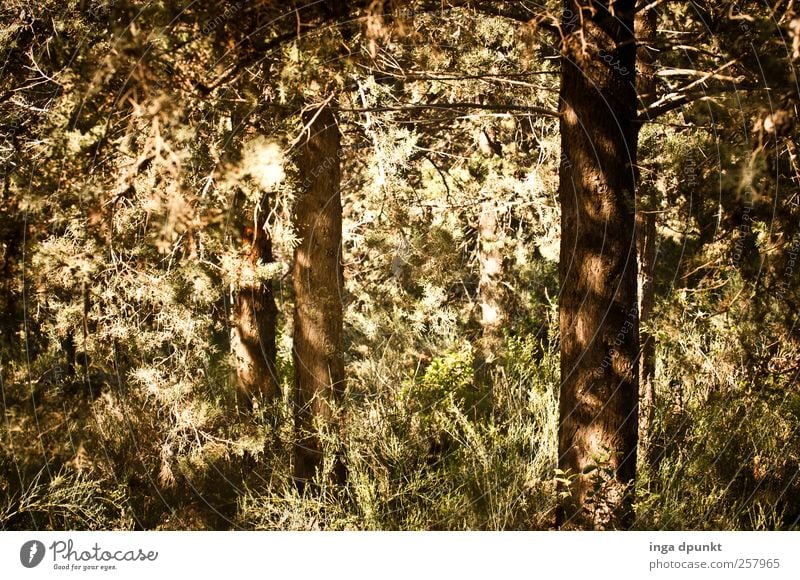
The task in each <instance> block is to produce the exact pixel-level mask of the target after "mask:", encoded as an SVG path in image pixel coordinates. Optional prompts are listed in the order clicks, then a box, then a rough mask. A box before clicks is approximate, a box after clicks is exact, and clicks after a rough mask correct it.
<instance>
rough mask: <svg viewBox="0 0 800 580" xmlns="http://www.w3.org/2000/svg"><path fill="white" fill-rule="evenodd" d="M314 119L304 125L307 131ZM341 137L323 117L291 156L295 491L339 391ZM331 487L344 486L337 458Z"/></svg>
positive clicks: (326, 114) (318, 449)
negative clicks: (294, 173) (294, 174)
mask: <svg viewBox="0 0 800 580" xmlns="http://www.w3.org/2000/svg"><path fill="white" fill-rule="evenodd" d="M314 114H316V111H314V112H312V113H310V114H309V115H307V116H306V117H305V118H304V121H305V122H306V123H309V122H310V121H311V119H312V118H313V116H314ZM339 155H340V136H339V129H338V127H337V126H336V119H335V118H334V116H333V114H332V113H331V112H330V110H329V109H327V108H325V109H322V110H321V111H320V113H319V115H318V116H317V118H316V120H314V122H313V123H312V124H311V127H310V131H309V137H308V139H307V140H305V141H304V142H303V143H302V144H301V146H300V151H299V153H298V156H297V166H298V169H299V171H300V178H301V179H303V180H304V181H303V184H302V187H301V191H300V192H299V194H298V198H297V201H296V204H295V214H294V225H295V229H296V233H297V237H298V238H299V240H300V241H299V244H298V245H297V247H296V248H295V252H294V267H293V270H292V282H293V285H294V299H295V308H294V374H295V427H296V429H297V444H296V446H295V454H294V474H295V478H296V482H297V484H298V486H299V487H300V488H301V489H302V488H304V487H305V485H306V484H307V483H308V482H309V481H310V480H311V479H313V477H314V475H315V474H316V472H317V470H318V469H320V468H321V466H322V460H323V448H322V441H321V438H320V429H322V430H328V429H332V428H333V423H334V409H333V407H334V403H335V402H336V401H338V400H339V399H340V398H341V394H342V392H343V389H344V355H343V337H342V291H343V279H342V263H341V243H342V201H341V196H340V193H339V181H340V173H341V170H340V163H339ZM332 459H333V461H332V465H333V466H334V467H333V474H332V476H333V480H334V481H335V482H336V483H343V479H344V471H343V468H342V465H341V462H340V461H339V458H338V457H336V458H332Z"/></svg>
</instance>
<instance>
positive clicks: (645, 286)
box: [635, 8, 658, 465]
mask: <svg viewBox="0 0 800 580" xmlns="http://www.w3.org/2000/svg"><path fill="white" fill-rule="evenodd" d="M657 23H658V12H656V9H655V8H651V9H649V10H642V11H640V12H638V13H637V14H636V21H635V31H636V39H637V45H638V49H637V58H638V69H637V77H636V89H637V92H638V98H639V104H640V106H641V107H642V108H643V109H647V107H648V106H649V105H651V104H652V103H653V102H655V100H656V99H655V94H656V83H655V72H656V71H655V68H656V67H655V60H656V51H655V49H653V48H652V46H653V45H654V44H655V40H656V25H657ZM651 181H652V180H651V179H650V178H649V177H648V178H645V179H641V178H639V179H638V188H637V195H636V254H637V259H638V262H639V282H638V291H639V324H640V326H642V327H645V329H642V330H641V331H640V333H639V343H640V355H639V457H640V459H641V460H643V461H645V462H647V463H649V464H651V465H652V464H653V457H651V449H650V447H651V446H650V440H651V437H650V436H651V433H650V431H651V429H652V425H653V413H654V410H655V402H656V393H655V382H654V380H655V374H656V345H655V339H654V338H653V336H652V335H651V334H650V332H649V330H646V325H648V324H649V322H650V318H651V316H652V314H653V303H654V297H655V294H654V293H655V287H654V286H653V268H654V267H655V261H656V213H655V210H656V207H655V199H654V195H653V193H654V187H653V186H652V183H651Z"/></svg>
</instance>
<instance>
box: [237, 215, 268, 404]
mask: <svg viewBox="0 0 800 580" xmlns="http://www.w3.org/2000/svg"><path fill="white" fill-rule="evenodd" d="M242 242H243V244H244V249H245V252H246V255H247V260H248V267H249V268H251V269H252V271H251V272H249V273H248V275H246V276H244V282H243V283H242V285H241V287H240V289H239V293H238V295H237V296H236V303H235V306H234V325H233V330H232V336H231V349H232V350H233V354H234V357H235V360H236V376H237V379H238V394H239V400H240V401H241V402H242V403H244V404H246V405H251V404H252V402H253V400H254V399H256V400H257V399H262V400H269V399H271V398H273V397H275V396H276V395H277V394H278V389H279V386H278V374H277V371H276V367H275V357H276V352H277V351H276V347H275V328H276V323H277V318H278V309H277V307H276V306H275V298H274V295H273V291H272V284H271V283H270V282H269V281H265V280H259V279H258V278H257V277H256V276H255V275H254V270H255V267H256V265H257V264H258V263H259V262H261V263H263V264H268V263H270V262H272V261H273V257H272V240H271V238H270V236H269V234H268V233H266V232H265V231H258V232H256V231H255V230H254V229H253V228H252V227H250V228H246V229H245V232H244V235H243V240H242Z"/></svg>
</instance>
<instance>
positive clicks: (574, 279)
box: [558, 0, 639, 528]
mask: <svg viewBox="0 0 800 580" xmlns="http://www.w3.org/2000/svg"><path fill="white" fill-rule="evenodd" d="M610 4H611V7H612V9H613V13H612V12H610V11H609V9H608V7H609V3H608V2H595V3H593V4H592V8H591V9H589V8H586V7H584V8H581V5H582V4H581V3H580V2H577V1H576V0H565V11H564V15H563V21H562V28H563V32H564V43H563V51H562V60H561V62H562V64H561V66H562V70H561V109H560V112H561V121H560V128H561V151H562V160H561V167H560V172H559V178H560V185H559V197H560V202H561V256H560V264H559V275H560V282H561V299H560V331H561V398H560V426H559V462H558V463H559V468H560V469H562V470H563V471H564V472H566V473H567V474H568V475H572V476H574V480H573V482H572V484H571V485H570V487H569V494H568V495H567V497H566V499H565V500H564V501H563V502H562V505H561V507H560V509H559V514H558V523H559V525H560V526H562V527H564V528H620V527H625V526H627V525H628V522H629V521H630V518H631V517H632V491H633V482H634V477H635V473H636V446H637V414H638V413H637V411H638V396H639V388H638V374H639V368H638V353H639V332H638V327H639V316H638V305H637V288H636V284H637V265H636V239H635V231H636V228H635V203H634V192H635V175H634V171H635V165H636V136H637V129H636V122H635V115H636V90H635V84H634V82H635V80H634V79H635V63H636V44H635V42H634V34H633V23H634V17H633V16H634V4H635V2H634V1H633V0H625V1H617V2H613V3H610Z"/></svg>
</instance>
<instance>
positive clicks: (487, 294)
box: [475, 200, 507, 386]
mask: <svg viewBox="0 0 800 580" xmlns="http://www.w3.org/2000/svg"><path fill="white" fill-rule="evenodd" d="M497 213H498V207H497V202H496V201H494V200H487V201H484V202H483V203H482V204H481V214H480V218H479V221H478V264H479V268H480V280H479V281H478V303H479V305H480V327H481V338H480V348H479V352H478V356H477V357H476V361H475V362H476V367H477V368H476V373H475V374H476V378H477V379H478V381H479V382H480V383H482V384H485V385H488V386H491V384H492V370H493V369H494V368H495V367H496V365H497V363H498V361H500V360H501V359H502V350H503V328H504V326H505V324H506V322H507V321H506V313H505V309H504V300H503V294H504V292H503V287H502V279H503V252H502V246H503V241H504V237H505V236H504V234H503V230H502V228H501V226H500V224H498V219H497V217H498V216H497Z"/></svg>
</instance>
